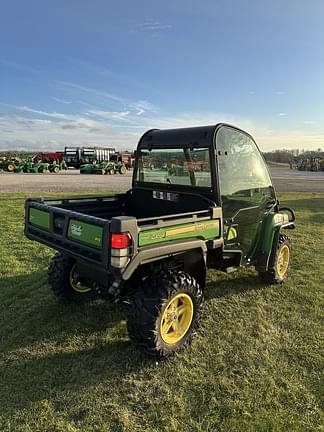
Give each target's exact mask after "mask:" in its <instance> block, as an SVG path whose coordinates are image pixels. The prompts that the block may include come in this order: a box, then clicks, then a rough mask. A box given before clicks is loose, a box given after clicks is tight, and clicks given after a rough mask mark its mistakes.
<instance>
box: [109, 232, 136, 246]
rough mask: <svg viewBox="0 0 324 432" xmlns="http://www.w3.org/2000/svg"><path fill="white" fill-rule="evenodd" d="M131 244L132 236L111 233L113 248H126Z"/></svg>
mask: <svg viewBox="0 0 324 432" xmlns="http://www.w3.org/2000/svg"><path fill="white" fill-rule="evenodd" d="M130 245H131V236H130V235H129V234H127V233H124V234H111V247H112V249H126V248H128V247H129V246H130Z"/></svg>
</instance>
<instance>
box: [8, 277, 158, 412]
mask: <svg viewBox="0 0 324 432" xmlns="http://www.w3.org/2000/svg"><path fill="white" fill-rule="evenodd" d="M36 281H39V283H38V284H37V283H36ZM4 284H5V286H6V290H8V289H12V290H13V291H14V292H13V293H12V295H11V305H10V306H8V307H6V306H5V305H2V310H3V312H4V315H3V319H2V322H3V326H2V325H1V333H2V335H1V342H2V343H1V345H2V346H1V350H0V369H1V371H2V378H1V384H2V385H1V388H2V389H1V394H0V406H1V411H2V414H9V415H12V414H13V413H14V412H15V411H16V410H17V409H19V408H24V407H26V406H28V405H29V404H30V403H32V402H37V401H39V400H42V399H49V400H51V401H52V402H53V403H54V402H55V400H56V397H58V396H57V395H58V394H64V393H65V392H66V391H70V390H72V391H75V392H78V390H80V389H82V388H84V387H87V386H91V385H97V384H100V383H102V382H105V381H111V380H112V381H115V385H116V382H118V380H120V378H121V377H124V376H125V374H128V373H132V372H134V371H136V370H140V369H142V368H143V367H145V366H146V365H147V364H151V360H150V359H149V358H147V357H146V356H144V355H143V354H141V353H140V352H139V351H137V350H136V349H135V347H134V346H133V345H132V344H131V343H130V341H128V340H126V338H127V334H126V328H125V323H124V322H123V320H124V319H125V317H126V312H127V311H126V306H125V305H122V304H118V305H112V304H109V303H107V302H104V301H101V300H97V301H93V302H91V303H88V304H84V305H74V304H68V305H66V304H60V303H58V301H57V300H56V298H55V297H54V296H53V295H52V294H51V293H50V292H49V288H48V287H47V285H46V281H44V272H36V273H33V274H30V275H27V276H16V277H12V278H3V279H0V286H4ZM2 294H3V293H2ZM53 394H55V395H56V396H53ZM53 397H54V400H52V399H53Z"/></svg>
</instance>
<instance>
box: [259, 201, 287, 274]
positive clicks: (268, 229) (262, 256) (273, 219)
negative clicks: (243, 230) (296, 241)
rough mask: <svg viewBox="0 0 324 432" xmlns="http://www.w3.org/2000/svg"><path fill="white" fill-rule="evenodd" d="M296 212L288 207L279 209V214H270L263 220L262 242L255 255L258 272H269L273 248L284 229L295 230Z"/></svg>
mask: <svg viewBox="0 0 324 432" xmlns="http://www.w3.org/2000/svg"><path fill="white" fill-rule="evenodd" d="M294 220H295V215H294V212H293V211H292V210H291V209H289V208H288V207H283V208H281V209H279V211H278V212H275V213H269V214H268V215H267V216H266V217H265V218H264V220H263V222H262V226H261V233H260V241H259V243H258V245H257V248H256V252H255V255H254V261H255V262H256V264H255V268H256V269H257V270H258V271H262V272H264V271H267V270H268V267H269V260H270V255H271V251H272V246H273V244H274V242H275V241H277V240H278V237H279V234H280V232H281V230H282V229H294V228H295V224H294Z"/></svg>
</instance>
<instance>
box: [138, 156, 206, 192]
mask: <svg viewBox="0 0 324 432" xmlns="http://www.w3.org/2000/svg"><path fill="white" fill-rule="evenodd" d="M137 157H138V164H137V173H136V177H135V178H136V180H137V181H139V182H147V183H162V184H174V185H182V186H197V187H208V188H210V187H211V185H212V182H211V173H210V161H209V150H208V148H191V149H190V148H179V149H152V150H146V149H142V150H139V152H138V156H137Z"/></svg>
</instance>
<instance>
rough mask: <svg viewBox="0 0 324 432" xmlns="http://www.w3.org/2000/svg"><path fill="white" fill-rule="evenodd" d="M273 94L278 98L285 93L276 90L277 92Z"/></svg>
mask: <svg viewBox="0 0 324 432" xmlns="http://www.w3.org/2000/svg"><path fill="white" fill-rule="evenodd" d="M275 94H276V95H278V96H281V95H283V94H285V92H284V91H281V90H278V91H276V92H275Z"/></svg>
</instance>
